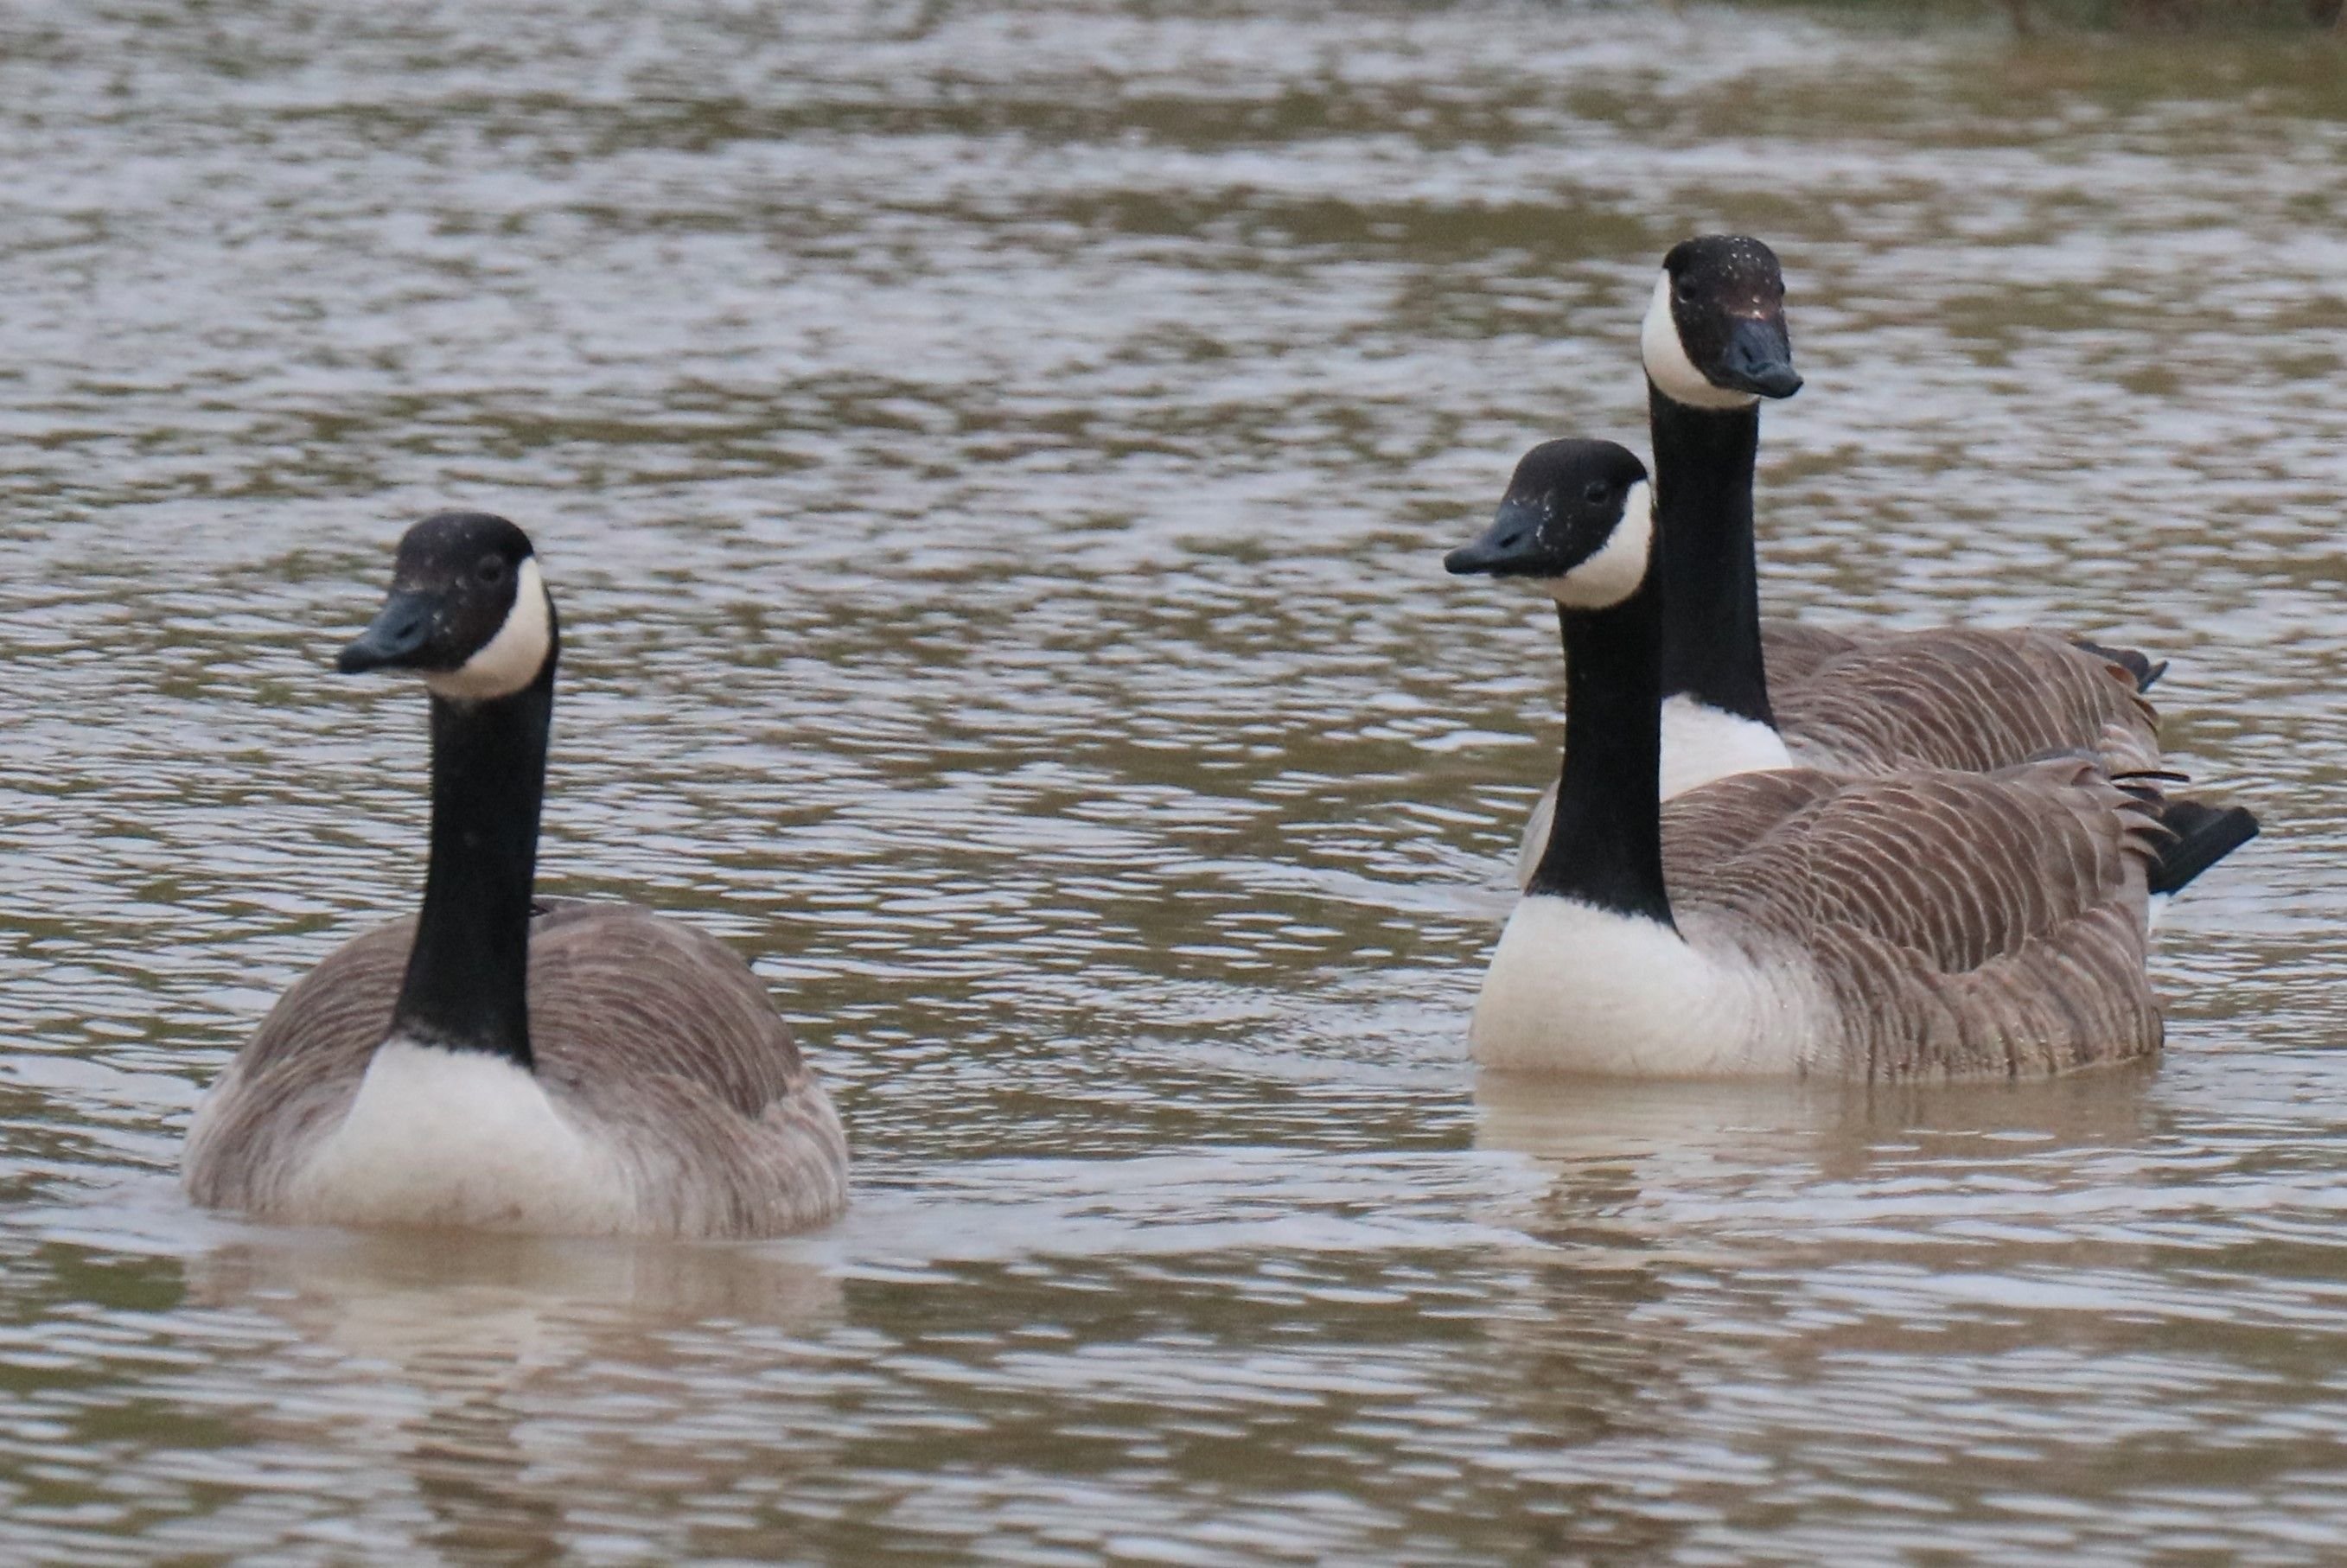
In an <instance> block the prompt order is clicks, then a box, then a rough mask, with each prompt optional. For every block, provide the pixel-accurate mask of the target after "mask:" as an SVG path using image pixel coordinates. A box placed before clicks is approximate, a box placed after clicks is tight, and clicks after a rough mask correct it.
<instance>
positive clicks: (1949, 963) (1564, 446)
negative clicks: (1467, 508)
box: [1447, 441, 2256, 1079]
mask: <svg viewBox="0 0 2347 1568" xmlns="http://www.w3.org/2000/svg"><path fill="white" fill-rule="evenodd" d="M1645 479H1646V474H1645V467H1644V466H1642V465H1641V464H1640V463H1639V462H1638V460H1637V459H1636V458H1635V457H1634V456H1631V455H1630V454H1629V453H1628V452H1626V451H1624V449H1623V448H1621V447H1620V446H1614V444H1613V443H1612V442H1605V441H1553V442H1550V443H1548V444H1547V445H1546V446H1540V447H1537V448H1535V449H1534V450H1533V451H1532V454H1531V455H1530V456H1527V457H1525V459H1524V460H1523V462H1522V464H1520V465H1519V466H1518V467H1517V470H1516V473H1515V477H1514V478H1513V479H1512V482H1511V483H1510V485H1509V488H1508V494H1507V497H1506V498H1505V499H1504V500H1503V501H1502V502H1501V506H1500V509H1499V514H1498V516H1497V518H1495V519H1494V521H1493V522H1492V524H1491V528H1489V529H1488V530H1487V531H1486V532H1485V533H1484V534H1483V536H1482V537H1481V538H1479V539H1478V540H1476V541H1475V542H1474V543H1473V544H1471V545H1469V546H1466V547H1464V548H1460V549H1458V550H1455V551H1453V552H1452V553H1451V555H1450V559H1449V561H1448V563H1447V564H1448V565H1449V567H1450V569H1451V570H1452V571H1455V572H1477V573H1488V574H1491V575H1496V576H1505V577H1525V578H1530V579H1533V580H1534V581H1535V582H1536V583H1537V584H1538V585H1539V586H1540V587H1542V589H1545V590H1546V591H1547V592H1548V593H1549V594H1550V595H1551V596H1552V597H1553V598H1554V599H1555V600H1556V601H1557V604H1558V618H1559V620H1560V622H1561V623H1562V625H1563V636H1564V646H1565V674H1566V682H1567V701H1566V709H1565V760H1564V768H1563V777H1562V779H1561V780H1560V793H1559V796H1558V806H1557V814H1556V826H1555V830H1554V831H1553V833H1552V834H1551V835H1550V838H1549V842H1548V845H1547V848H1546V850H1545V851H1544V852H1543V854H1542V857H1541V860H1540V862H1539V864H1538V866H1536V867H1535V868H1534V870H1533V873H1532V881H1531V884H1530V886H1529V887H1528V888H1527V889H1526V892H1525V895H1524V897H1522V899H1521V900H1520V901H1519V902H1518V903H1517V905H1516V907H1515V911H1514V913H1513V914H1512V915H1511V916H1510V917H1509V919H1508V924H1507V927H1506V929H1505V930H1504V931H1503V932H1502V933H1501V938H1500V944H1499V948H1498V950H1497V951H1496V952H1495V953H1494V954H1493V955H1492V958H1491V969H1490V972H1489V973H1488V974H1487V975H1486V976H1485V978H1484V981H1483V989H1482V994H1481V997H1480V998H1479V999H1477V1002H1476V1007H1475V1020H1474V1026H1473V1040H1474V1047H1475V1053H1476V1056H1477V1058H1478V1059H1479V1060H1480V1061H1483V1062H1484V1063H1485V1064H1487V1065H1491V1066H1500V1067H1512V1068H1531V1069H1539V1070H1545V1071H1579V1072H1600V1073H1614V1074H1624V1075H1633V1076H1659V1077H1668V1076H1699V1075H1719V1074H1747V1075H1769V1074H1811V1073H1814V1074H1823V1075H1828V1076H1839V1077H1850V1078H1863V1079H1901V1078H1913V1077H1926V1078H1939V1077H1965V1076H1987V1075H2008V1074H2040V1073H2048V1072H2059V1071H2065V1070H2066V1069H2070V1068H2075V1067H2082V1066H2086V1065H2089V1064H2092V1063H2096V1062H2102V1061H2114V1060H2124V1059H2127V1058H2130V1057H2136V1056H2141V1055H2145V1054H2147V1053H2149V1052H2151V1051H2153V1050H2157V1047H2158V1045H2159V1040H2160V1017H2159V1009H2158V1005H2157V1001H2156V999H2154V997H2153V995H2152V992H2151V987H2150V984H2149V981H2148V980H2147V978H2146V976H2145V973H2144V958H2145V950H2146V947H2147V940H2148V929H2147V922H2148V916H2149V898H2150V896H2151V895H2153V894H2155V893H2166V892H2173V891H2175V890H2176V889H2177V888H2179V887H2181V886H2184V884H2186V883H2188V882H2189V881H2190V880H2191V879H2192V878H2193V877H2194V876H2198V874H2199V873H2200V872H2201V871H2203V870H2205V869H2206V868H2207V867H2208V866H2210V865H2212V864H2214V863H2215V861H2217V860H2218V859H2220V858H2222V857H2223V856H2225V855H2226V854H2228V853H2229V852H2230V851H2231V850H2232V849H2234V848H2235V847H2236V846H2238V845H2239V844H2241V843H2242V842H2244V841H2245V840H2246V839H2247V838H2248V837H2249V836H2250V835H2251V834H2253V833H2254V832H2255V831H2256V824H2255V822H2254V821H2253V820H2252V819H2251V818H2250V815H2249V814H2248V813H2247V812H2245V811H2242V810H2239V808H2233V809H2230V810H2217V809H2213V808H2210V807H2207V806H2204V805H2201V804H2198V803H2196V802H2192V801H2188V800H2168V799H2164V798H2162V797H2161V796H2160V795H2159V794H2158V793H2157V791H2156V789H2154V788H2153V787H2151V786H2150V785H2149V784H2145V783H2142V782H2134V783H2129V784H2127V786H2126V787H2124V788H2122V787H2121V785H2120V784H2118V783H2116V782H2114V780H2113V778H2112V776H2111V774H2109V773H2108V772H2106V770H2105V768H2104V767H2103V765H2102V764H2099V763H2097V762H2096V761H2094V760H2092V759H2090V758H2086V757H2079V756H2065V757H2061V758H2057V759H2054V760H2050V761H2045V762H2041V763H2037V764H2028V765H2024V766H2022V767H2017V768H2011V769H2006V770H2004V771H2003V772H2000V773H1996V774H1964V773H1955V772H1948V771H1937V770H1917V771H1912V772H1908V773H1901V774H1889V775H1886V776H1882V777H1875V778H1860V779H1853V778H1849V777H1846V776H1843V775H1840V774H1830V773H1826V772H1823V771H1820V770H1816V769H1789V768H1788V769H1782V770H1777V771H1771V772H1762V773H1750V774H1737V775H1736V776H1734V777H1731V778H1726V779H1721V780H1717V781H1716V782H1714V783H1712V784H1707V785H1706V786H1704V787H1702V788H1700V789H1696V790H1691V791H1688V792H1687V793H1686V794H1682V795H1680V796H1679V797H1677V798H1676V800H1674V801H1673V802H1672V803H1671V804H1670V806H1669V808H1668V810H1667V812H1665V808H1664V807H1663V805H1662V804H1661V801H1660V796H1659V789H1658V777H1659V770H1660V766H1661V752H1662V748H1663V743H1664V742H1663V734H1662V718H1661V685H1662V669H1663V640H1664V625H1665V620H1666V618H1669V617H1676V616H1677V615H1679V614H1680V613H1682V611H1681V609H1680V607H1679V605H1678V604H1677V603H1676V601H1675V600H1670V599H1669V598H1667V597H1666V596H1665V594H1664V593H1663V592H1662V591H1661V589H1660V588H1659V585H1658V583H1657V581H1656V577H1657V575H1658V574H1657V572H1655V570H1653V569H1651V565H1652V559H1651V558H1652V557H1653V556H1654V555H1655V554H1656V553H1657V552H1656V551H1655V549H1654V548H1651V547H1652V546H1653V539H1654V533H1655V528H1657V527H1662V526H1667V525H1665V524H1664V523H1663V522H1662V519H1661V518H1660V517H1659V515H1658V514H1656V513H1655V512H1653V511H1650V510H1649V508H1648V507H1647V505H1646V500H1645V497H1646V484H1645ZM1666 823H1667V827H1666V826H1665V824H1666ZM1666 844H1667V845H1668V851H1669V856H1670V870H1669V876H1668V881H1667V885H1666V884H1665V869H1664V858H1665V845H1666Z"/></svg>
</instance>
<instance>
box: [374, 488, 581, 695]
mask: <svg viewBox="0 0 2347 1568" xmlns="http://www.w3.org/2000/svg"><path fill="white" fill-rule="evenodd" d="M556 641H557V639H556V632H555V624H554V601H553V600H551V599H550V598H549V597H548V594H547V591H546V581H545V579H544V578H542V577H541V576H540V575H539V573H538V556H537V552H536V551H534V550H533V549H532V548H530V543H529V536H528V535H527V534H525V533H523V532H522V531H521V530H520V529H519V528H516V527H514V526H513V524H511V523H509V522H507V521H506V520H505V519H504V518H495V517H491V516H489V515H488V514H487V513H486V512H438V513H436V514H434V515H433V516H431V517H428V518H425V519H424V520H423V521H422V522H420V523H418V524H416V525H415V527H414V528H410V529H408V530H407V534H406V537H405V538H402V539H401V540H400V541H399V555H398V559H397V560H396V561H395V564H394V565H393V568H392V578H391V593H390V595H389V597H387V598H386V599H385V600H384V604H383V609H382V610H381V611H379V612H378V613H377V614H376V616H375V618H374V623H373V624H372V625H370V626H369V627H368V628H367V629H366V630H364V631H363V632H361V633H360V634H359V636H358V639H357V641H354V642H352V643H351V645H350V646H349V647H347V648H345V649H343V651H342V656H341V658H339V659H338V660H336V661H335V663H336V667H337V668H339V669H340V670H341V671H343V673H344V674H345V675H349V674H354V673H356V672H358V671H362V670H414V671H419V672H421V673H422V675H423V677H424V683H425V686H426V687H428V688H429V689H430V690H431V692H432V694H433V695H434V696H436V697H440V698H445V699H446V700H448V701H450V702H486V701H488V700H490V699H493V698H497V697H509V696H511V695H513V694H514V693H515V692H520V691H524V690H526V689H528V687H530V686H532V685H535V684H536V683H537V682H538V680H539V678H540V677H541V676H542V675H544V674H545V673H546V672H547V671H549V670H551V669H552V668H553V665H554V659H555V651H556Z"/></svg>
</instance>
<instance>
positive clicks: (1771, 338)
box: [1638, 234, 1801, 409]
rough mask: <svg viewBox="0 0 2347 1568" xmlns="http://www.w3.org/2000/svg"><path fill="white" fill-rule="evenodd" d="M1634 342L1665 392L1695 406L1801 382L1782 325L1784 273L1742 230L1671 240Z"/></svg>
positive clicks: (1752, 398) (1743, 399)
mask: <svg viewBox="0 0 2347 1568" xmlns="http://www.w3.org/2000/svg"><path fill="white" fill-rule="evenodd" d="M1638 347H1639V352H1640V354H1641V355H1642V356H1643V357H1644V358H1645V362H1646V374H1647V376H1648V377H1649V378H1650V379H1652V380H1653V382H1654V384H1655V385H1656V386H1658V387H1660V388H1662V390H1663V393H1664V395H1665V396H1668V397H1670V398H1671V399H1673V400H1674V401H1676V402H1678V403H1684V404H1687V405H1692V406H1694V407H1696V408H1711V409H1730V408H1749V407H1750V406H1752V405H1753V404H1755V403H1757V402H1758V401H1759V400H1760V399H1761V398H1764V397H1790V396H1792V395H1793V394H1795V393H1797V392H1799V391H1800V390H1801V378H1800V377H1799V375H1798V374H1795V373H1794V371H1793V345H1792V340H1791V339H1790V338H1788V336H1787V335H1786V333H1785V274H1784V272H1783V271H1782V270H1781V269H1780V268H1778V265H1777V253H1776V252H1775V251H1771V250H1770V249H1768V246H1766V245H1764V244H1762V243H1761V242H1760V241H1758V240H1754V239H1750V238H1748V237H1747V236H1745V235H1741V234H1706V235H1702V236H1700V237H1698V238H1696V239H1693V240H1682V241H1679V242H1678V243H1677V244H1676V245H1674V246H1672V247H1671V251H1670V254H1669V255H1667V256H1665V257H1664V258H1663V272H1662V276H1660V277H1659V278H1656V279H1655V297H1654V301H1653V302H1652V303H1651V304H1649V305H1648V306H1647V307H1646V323H1645V327H1644V328H1643V329H1641V331H1640V333H1639V334H1638Z"/></svg>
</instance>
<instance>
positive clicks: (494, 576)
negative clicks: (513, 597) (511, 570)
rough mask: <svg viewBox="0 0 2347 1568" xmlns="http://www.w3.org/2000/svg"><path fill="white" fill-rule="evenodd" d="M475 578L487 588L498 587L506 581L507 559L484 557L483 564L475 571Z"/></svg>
mask: <svg viewBox="0 0 2347 1568" xmlns="http://www.w3.org/2000/svg"><path fill="white" fill-rule="evenodd" d="M473 576H474V577H475V578H476V579H478V580H479V581H480V582H481V583H482V584H483V585H485V586H487V587H489V588H495V587H497V584H499V583H501V582H503V581H505V579H506V558H505V557H503V556H483V557H482V558H481V564H480V565H478V566H477V567H475V568H474V569H473Z"/></svg>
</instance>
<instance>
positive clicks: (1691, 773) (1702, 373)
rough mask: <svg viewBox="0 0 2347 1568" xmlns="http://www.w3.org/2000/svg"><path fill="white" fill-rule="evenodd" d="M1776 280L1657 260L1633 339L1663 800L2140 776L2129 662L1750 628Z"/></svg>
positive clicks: (1754, 620) (1535, 854) (2070, 652)
mask: <svg viewBox="0 0 2347 1568" xmlns="http://www.w3.org/2000/svg"><path fill="white" fill-rule="evenodd" d="M1784 299H1785V280H1784V274H1783V272H1781V270H1780V269H1779V268H1778V262H1777V257H1776V254H1775V252H1774V251H1770V250H1769V249H1768V246H1766V245H1764V244H1762V243H1761V242H1760V241H1758V240H1753V239H1748V238H1745V237H1743V236H1739V235H1709V236H1705V237H1703V238H1699V239H1694V240H1688V241H1683V242H1682V243H1680V244H1678V245H1677V246H1676V247H1674V248H1673V249H1672V251H1671V252H1670V253H1669V254H1668V255H1667V256H1665V257H1664V258H1663V271H1662V274H1661V276H1659V277H1658V278H1657V279H1656V280H1655V292H1654V298H1653V301H1652V302H1651V304H1650V305H1649V306H1648V308H1647V311H1646V317H1645V326H1644V328H1643V329H1642V331H1641V333H1640V334H1639V347H1640V354H1641V357H1642V358H1643V359H1644V360H1645V368H1646V382H1647V406H1648V410H1649V415H1650V422H1651V423H1650V427H1651V432H1652V436H1653V440H1654V454H1655V504H1656V506H1657V507H1658V508H1659V509H1660V515H1661V519H1662V521H1661V528H1662V534H1663V542H1662V545H1661V549H1660V558H1661V559H1660V571H1661V573H1662V579H1663V582H1664V586H1665V593H1666V595H1667V597H1668V598H1669V599H1670V600H1671V603H1672V607H1673V614H1672V617H1671V620H1670V624H1669V625H1668V627H1666V628H1665V631H1664V635H1663V688H1662V689H1663V692H1664V710H1663V714H1664V716H1663V774H1662V788H1663V798H1665V800H1667V799H1669V798H1670V797H1672V796H1673V795H1676V794H1679V793H1680V792H1681V791H1683V790H1689V789H1693V788H1695V787H1696V786H1697V785H1698V784H1706V783H1708V782H1709V781H1711V780H1713V779H1716V778H1722V777H1725V776H1727V774H1737V773H1745V772H1748V771H1750V770H1753V769H1758V768H1781V767H1787V766H1790V765H1793V764H1801V765H1804V766H1809V767H1821V768H1828V769H1831V770H1833V771H1835V772H1840V773H1881V772H1884V771H1887V770H1889V769H1892V768H1899V767H1911V766H1916V765H1919V764H1920V765H1925V766H1931V767H1945V768H1960V769H1964V770H1966V771H1974V772H1978V771H1986V770H1990V769H1994V768H2001V767H2008V766H2011V765H2012V764H2015V763H2020V762H2025V761H2027V760H2028V759H2030V758H2032V757H2036V756H2042V755H2044V754H2045V753H2048V752H2053V751H2058V750H2066V749H2083V750H2088V751H2094V752H2098V753H2103V754H2104V755H2105V756H2106V760H2108V761H2109V762H2110V763H2111V764H2112V765H2114V766H2115V767H2119V768H2148V767H2151V766H2154V765H2156V764H2157V760H2158V757H2159V736H2158V731H2157V724H2156V720H2155V717H2154V714H2153V712H2152V709H2151V706H2150V704H2149V703H2148V702H2146V701H2145V700H2144V698H2143V695H2142V691H2143V688H2145V687H2147V686H2149V685H2150V683H2151V682H2152V681H2153V680H2155V679H2157V675H2158V673H2159V669H2160V666H2157V665H2155V664H2153V663H2152V662H2151V661H2149V660H2147V659H2146V658H2145V657H2144V655H2142V654H2140V653H2137V652H2135V651H2132V650H2127V649H2106V648H2101V647H2096V646H2094V645H2091V644H2086V643H2077V642H2073V641H2070V640H2069V639H2066V638H2064V637H2061V636H2057V635H2055V634H2054V633H2052V632H2046V631H2036V630H2028V629H2003V630H1983V629H1977V628H1971V627H1938V628H1933V629H1931V630H1916V631H1875V632H1867V633H1863V634H1858V635H1852V634H1849V633H1844V632H1838V631H1829V630H1825V629H1823V628H1821V627H1812V626H1804V625H1801V624H1799V623H1797V622H1793V621H1788V620H1766V621H1764V620H1762V619H1761V616H1760V590H1759V575H1758V561H1757V559H1756V550H1755V544H1754V538H1753V507H1752V478H1753V466H1754V463H1755V460H1756V457H1757V455H1758V450H1759V443H1760V400H1761V399H1762V398H1763V397H1789V396H1791V395H1793V394H1794V393H1795V392H1796V391H1798V390H1799V388H1800V385H1801V378H1800V377H1799V375H1797V374H1794V371H1793V364H1792V349H1791V345H1790V341H1789V339H1788V336H1787V333H1786V328H1785V314H1784ZM1554 806H1555V795H1554V792H1553V791H1552V792H1551V793H1550V794H1547V795H1545V796H1543V797H1542V800H1541V802H1540V804H1538V805H1537V806H1535V807H1534V808H1533V813H1532V821H1531V822H1530V824H1529V825H1527V827H1526V829H1525V833H1524V843H1523V849H1522V852H1521V854H1520V855H1519V856H1518V858H1517V866H1516V871H1517V877H1516V879H1517V881H1518V882H1519V883H1520V884H1521V883H1522V882H1525V881H1528V880H1530V879H1531V876H1532V866H1533V865H1534V864H1535V863H1536V862H1537V861H1538V859H1539V857H1540V846H1541V845H1542V844H1543V843H1545V842H1546V840H1547V835H1548V823H1549V817H1550V814H1551V813H1552V812H1553V809H1554Z"/></svg>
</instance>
